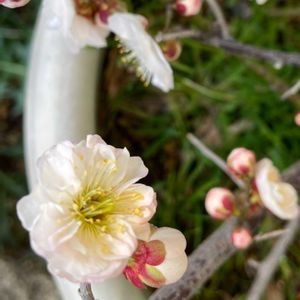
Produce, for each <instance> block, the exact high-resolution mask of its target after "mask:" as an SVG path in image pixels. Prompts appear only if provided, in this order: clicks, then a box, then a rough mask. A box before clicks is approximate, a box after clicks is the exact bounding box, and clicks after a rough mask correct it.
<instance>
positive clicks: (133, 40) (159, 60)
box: [108, 13, 174, 92]
mask: <svg viewBox="0 0 300 300" xmlns="http://www.w3.org/2000/svg"><path fill="white" fill-rule="evenodd" d="M143 19H144V18H143V17H142V16H139V15H134V14H130V13H114V14H112V15H111V16H110V17H109V18H108V27H109V29H110V30H111V31H112V32H113V33H115V34H116V35H117V36H118V37H119V38H120V39H121V42H122V44H124V45H125V46H126V48H127V49H128V50H130V51H131V52H132V54H133V55H134V57H135V59H136V60H137V62H138V64H139V66H140V67H141V69H142V70H143V72H142V73H145V74H146V76H147V77H148V76H149V77H150V79H151V82H152V84H153V85H155V86H156V87H158V88H160V89H161V90H162V91H164V92H168V91H169V90H171V89H173V87H174V82H173V71H172V69H171V67H170V65H169V63H168V62H167V61H166V59H165V57H164V55H163V53H162V51H161V49H160V47H159V46H158V44H157V43H156V42H155V41H154V40H153V39H152V37H151V36H150V35H149V34H148V33H147V32H146V31H145V29H144V22H143V21H142V20H143Z"/></svg>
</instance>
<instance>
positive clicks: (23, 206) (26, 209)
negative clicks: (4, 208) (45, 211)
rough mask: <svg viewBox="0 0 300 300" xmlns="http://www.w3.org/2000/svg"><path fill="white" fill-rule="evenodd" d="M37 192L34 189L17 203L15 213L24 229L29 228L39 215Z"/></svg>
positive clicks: (39, 203)
mask: <svg viewBox="0 0 300 300" xmlns="http://www.w3.org/2000/svg"><path fill="white" fill-rule="evenodd" d="M40 205H41V201H40V199H39V193H38V190H37V189H36V190H35V191H33V192H32V193H31V194H29V195H28V196H25V197H23V198H22V199H21V200H19V202H18V203H17V214H18V218H19V219H20V220H21V222H22V225H23V227H24V228H25V229H27V230H29V231H30V230H31V229H32V228H33V226H34V224H35V223H36V222H37V221H38V219H39V217H40V213H41V211H40Z"/></svg>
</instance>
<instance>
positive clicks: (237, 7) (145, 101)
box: [0, 0, 300, 300]
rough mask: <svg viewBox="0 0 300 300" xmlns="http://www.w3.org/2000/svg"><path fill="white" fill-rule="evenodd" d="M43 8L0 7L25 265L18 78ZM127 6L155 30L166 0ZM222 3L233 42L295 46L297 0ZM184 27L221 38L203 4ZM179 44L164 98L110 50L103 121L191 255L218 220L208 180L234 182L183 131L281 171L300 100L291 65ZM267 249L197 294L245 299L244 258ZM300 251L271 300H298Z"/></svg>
mask: <svg viewBox="0 0 300 300" xmlns="http://www.w3.org/2000/svg"><path fill="white" fill-rule="evenodd" d="M128 2H129V1H128ZM38 4H39V1H37V0H36V1H35V0H33V1H32V2H31V3H30V5H28V6H26V7H24V8H21V9H18V10H9V9H5V8H2V7H1V8H0V24H1V25H0V45H1V47H0V79H1V80H0V164H1V168H0V255H1V256H4V257H9V258H13V259H17V260H20V261H22V260H24V259H25V258H26V259H27V258H28V257H30V258H31V257H33V254H32V252H31V250H30V248H29V245H28V241H27V234H26V233H25V232H24V230H23V229H22V228H21V226H20V224H19V222H18V220H17V219H16V215H15V204H16V201H17V200H18V199H19V198H20V197H21V196H22V195H24V194H26V192H27V186H26V178H25V170H24V162H23V146H22V107H23V85H24V81H25V79H26V76H25V75H26V63H27V58H28V52H29V47H30V39H31V35H32V30H33V25H34V21H35V18H36V13H37V8H38ZM128 4H129V6H130V7H131V8H132V9H134V11H135V12H140V13H141V14H144V15H145V16H146V17H148V18H149V20H150V31H151V32H152V33H157V31H158V30H159V29H161V28H162V27H163V26H164V20H165V10H164V5H165V3H164V1H163V0H161V1H142V0H140V1H138V0H136V1H131V2H130V3H128ZM220 4H221V5H222V7H223V8H224V12H225V15H226V19H227V21H228V23H229V24H230V31H231V34H232V36H233V37H234V38H235V39H236V40H238V41H241V42H245V43H249V44H253V45H257V46H261V47H268V48H272V49H280V50H285V51H295V52H297V51H299V49H300V35H299V32H300V6H299V1H297V0H286V1H283V0H282V1H280V0H269V1H268V2H267V4H265V5H263V6H259V5H257V4H256V2H255V1H254V0H253V1H248V0H226V1H220ZM177 25H182V26H185V27H191V28H196V29H200V30H202V31H203V32H209V33H211V32H216V34H217V33H218V29H217V27H216V24H215V21H214V18H213V15H212V14H211V12H210V11H209V9H208V7H207V5H205V4H204V6H203V10H202V11H201V13H200V14H199V15H198V16H196V17H193V18H183V17H178V16H176V15H175V16H174V18H173V20H172V24H171V28H172V26H177ZM111 44H112V45H113V44H114V41H113V39H111ZM182 45H183V53H182V55H181V57H180V59H179V60H178V61H176V62H174V63H172V67H173V70H174V73H175V82H176V84H175V89H174V90H173V91H172V92H170V93H169V94H162V93H160V92H159V91H158V90H156V89H155V88H153V87H148V88H144V87H143V85H142V84H141V83H140V82H139V81H138V80H137V79H136V78H135V76H134V75H133V73H132V72H130V69H129V70H128V68H126V67H125V66H124V65H123V64H122V63H121V61H120V59H119V55H118V53H117V50H116V48H113V47H110V48H109V49H107V50H105V52H104V54H103V55H104V57H105V60H104V68H103V71H102V75H101V79H102V80H101V84H100V85H99V111H98V120H99V124H98V128H99V133H100V134H101V135H102V136H103V138H104V139H105V140H106V141H107V142H109V143H111V144H113V145H115V146H120V147H124V146H126V147H127V148H128V149H129V150H130V152H131V153H132V154H136V155H140V156H142V158H143V159H144V160H145V164H146V166H147V167H148V168H149V170H150V173H149V176H148V177H147V179H146V182H147V183H150V184H152V185H154V188H155V190H156V191H157V193H158V198H159V208H158V213H157V216H156V218H155V220H154V223H155V224H157V225H164V226H172V227H177V228H178V229H180V230H182V231H183V232H184V233H185V235H186V237H187V239H188V251H189V252H190V251H192V250H193V249H194V248H195V247H196V246H197V245H198V244H199V243H200V242H201V241H202V240H203V239H204V238H205V237H206V236H208V235H209V234H210V233H211V232H212V231H213V230H214V229H215V228H216V227H217V226H219V223H218V222H215V221H212V220H211V219H210V218H209V217H208V216H207V214H206V213H205V210H204V205H203V203H204V202H203V201H204V197H205V194H206V192H207V191H208V189H209V188H211V187H213V186H228V187H233V184H232V183H231V182H230V181H229V180H228V179H227V178H226V177H225V175H223V174H222V173H221V171H219V170H218V169H217V168H216V167H215V166H214V165H213V164H212V163H211V162H210V161H207V160H206V159H205V158H203V157H202V156H201V155H200V154H199V153H198V152H197V151H196V150H195V149H194V148H193V146H191V145H190V144H189V143H188V141H187V140H186V133H187V132H193V133H194V134H196V135H197V136H198V137H200V138H201V139H202V140H203V141H204V142H205V143H206V144H207V145H208V146H210V147H211V148H212V149H213V150H214V151H216V152H217V153H218V154H219V155H221V156H223V157H224V158H225V157H226V156H227V154H228V153H229V152H230V150H231V149H232V148H234V147H237V146H245V147H248V148H250V149H253V150H254V151H255V152H256V153H257V157H258V158H262V157H270V158H271V159H272V160H273V161H274V163H275V164H276V165H277V166H278V167H279V168H280V169H285V168H286V167H288V166H289V165H290V164H292V163H293V162H295V161H296V160H298V159H299V153H300V143H299V138H300V129H299V127H297V126H296V125H295V123H294V115H295V113H296V111H297V110H299V109H300V101H299V96H297V95H296V96H295V97H293V99H290V100H289V101H281V94H282V93H283V92H284V91H285V90H286V89H288V88H289V87H290V86H291V85H293V84H294V83H295V82H296V81H297V80H299V78H300V72H299V69H298V68H296V67H291V66H284V67H282V68H277V67H276V66H273V65H271V64H267V63H263V62H261V61H253V60H250V59H247V58H242V59H241V58H236V57H233V56H231V55H228V54H226V53H224V51H222V50H219V49H216V48H212V47H210V46H207V45H204V44H201V43H199V42H198V41H195V40H191V39H186V40H182ZM99 70H101V66H99ZM62 101H63V99H62ZM83 101H84V99H83ZM263 227H264V228H263V229H264V230H268V228H277V227H280V223H278V221H276V220H275V219H274V218H271V217H269V218H267V219H266V221H265V222H264V225H263ZM271 244H272V242H267V243H264V244H260V245H258V246H255V247H252V248H251V249H250V250H249V251H247V252H245V253H239V254H238V255H236V256H235V257H234V258H233V259H231V260H230V261H228V262H227V263H226V265H225V266H223V267H222V268H221V270H220V271H219V272H217V273H216V274H215V275H214V277H213V278H212V280H211V281H210V282H209V283H208V284H207V285H206V288H205V289H204V291H203V293H202V294H201V297H200V296H199V297H197V298H195V299H200V298H201V299H243V295H244V294H245V292H246V291H247V289H248V287H249V285H250V283H251V280H252V278H253V275H254V273H253V270H251V268H249V267H248V265H247V260H248V259H249V258H254V259H257V260H260V259H262V258H263V257H264V255H265V254H266V253H267V251H268V249H269V247H270V246H271ZM299 251H300V242H299V238H298V239H296V242H295V243H294V244H293V246H292V247H291V248H290V250H289V252H288V253H287V256H286V257H284V258H283V259H282V261H281V263H280V268H279V270H278V272H277V273H276V278H275V279H274V281H273V282H272V284H271V285H270V288H269V291H268V293H267V297H268V299H288V300H293V299H300V285H299V282H300V269H299V264H300V254H299V253H300V252H299ZM274 295H276V297H277V298H275V296H274Z"/></svg>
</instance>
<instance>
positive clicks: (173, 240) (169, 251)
mask: <svg viewBox="0 0 300 300" xmlns="http://www.w3.org/2000/svg"><path fill="white" fill-rule="evenodd" d="M150 240H151V241H153V240H160V241H162V242H163V243H164V245H165V249H166V258H165V261H164V262H163V263H162V264H160V265H158V266H156V268H157V269H158V270H159V271H160V272H161V273H162V274H163V275H164V277H165V278H166V284H169V283H173V282H175V281H177V280H178V279H179V278H180V277H181V276H182V275H183V274H184V272H185V271H186V268H187V263H188V260H187V256H186V254H185V248H186V239H185V237H184V235H183V234H182V233H181V232H180V231H179V230H177V229H174V228H168V227H162V228H158V229H157V230H156V231H154V233H153V234H152V236H151V238H150Z"/></svg>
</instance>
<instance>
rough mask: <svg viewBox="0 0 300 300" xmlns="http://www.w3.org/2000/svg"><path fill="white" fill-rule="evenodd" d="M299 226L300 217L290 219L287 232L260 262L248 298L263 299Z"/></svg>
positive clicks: (248, 299)
mask: <svg viewBox="0 0 300 300" xmlns="http://www.w3.org/2000/svg"><path fill="white" fill-rule="evenodd" d="M298 227H299V217H297V218H295V219H294V220H292V221H290V222H289V223H288V224H287V226H286V227H285V228H286V233H285V234H283V235H282V236H281V238H280V239H279V240H278V241H277V243H276V244H275V246H274V247H273V249H272V250H271V252H270V253H269V255H268V256H267V258H266V259H265V260H264V261H263V262H261V263H260V265H259V267H258V269H257V275H256V278H255V280H254V281H253V283H252V286H251V289H250V291H249V293H248V295H247V298H246V299H247V300H259V299H261V297H262V295H263V292H264V291H265V289H266V287H267V285H268V283H269V281H270V280H271V278H272V276H273V274H274V272H275V270H276V268H277V265H278V263H279V260H280V257H281V256H283V255H284V253H285V252H286V251H287V248H288V246H289V245H290V244H291V243H292V241H293V239H294V236H295V235H296V232H297V229H298Z"/></svg>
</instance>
